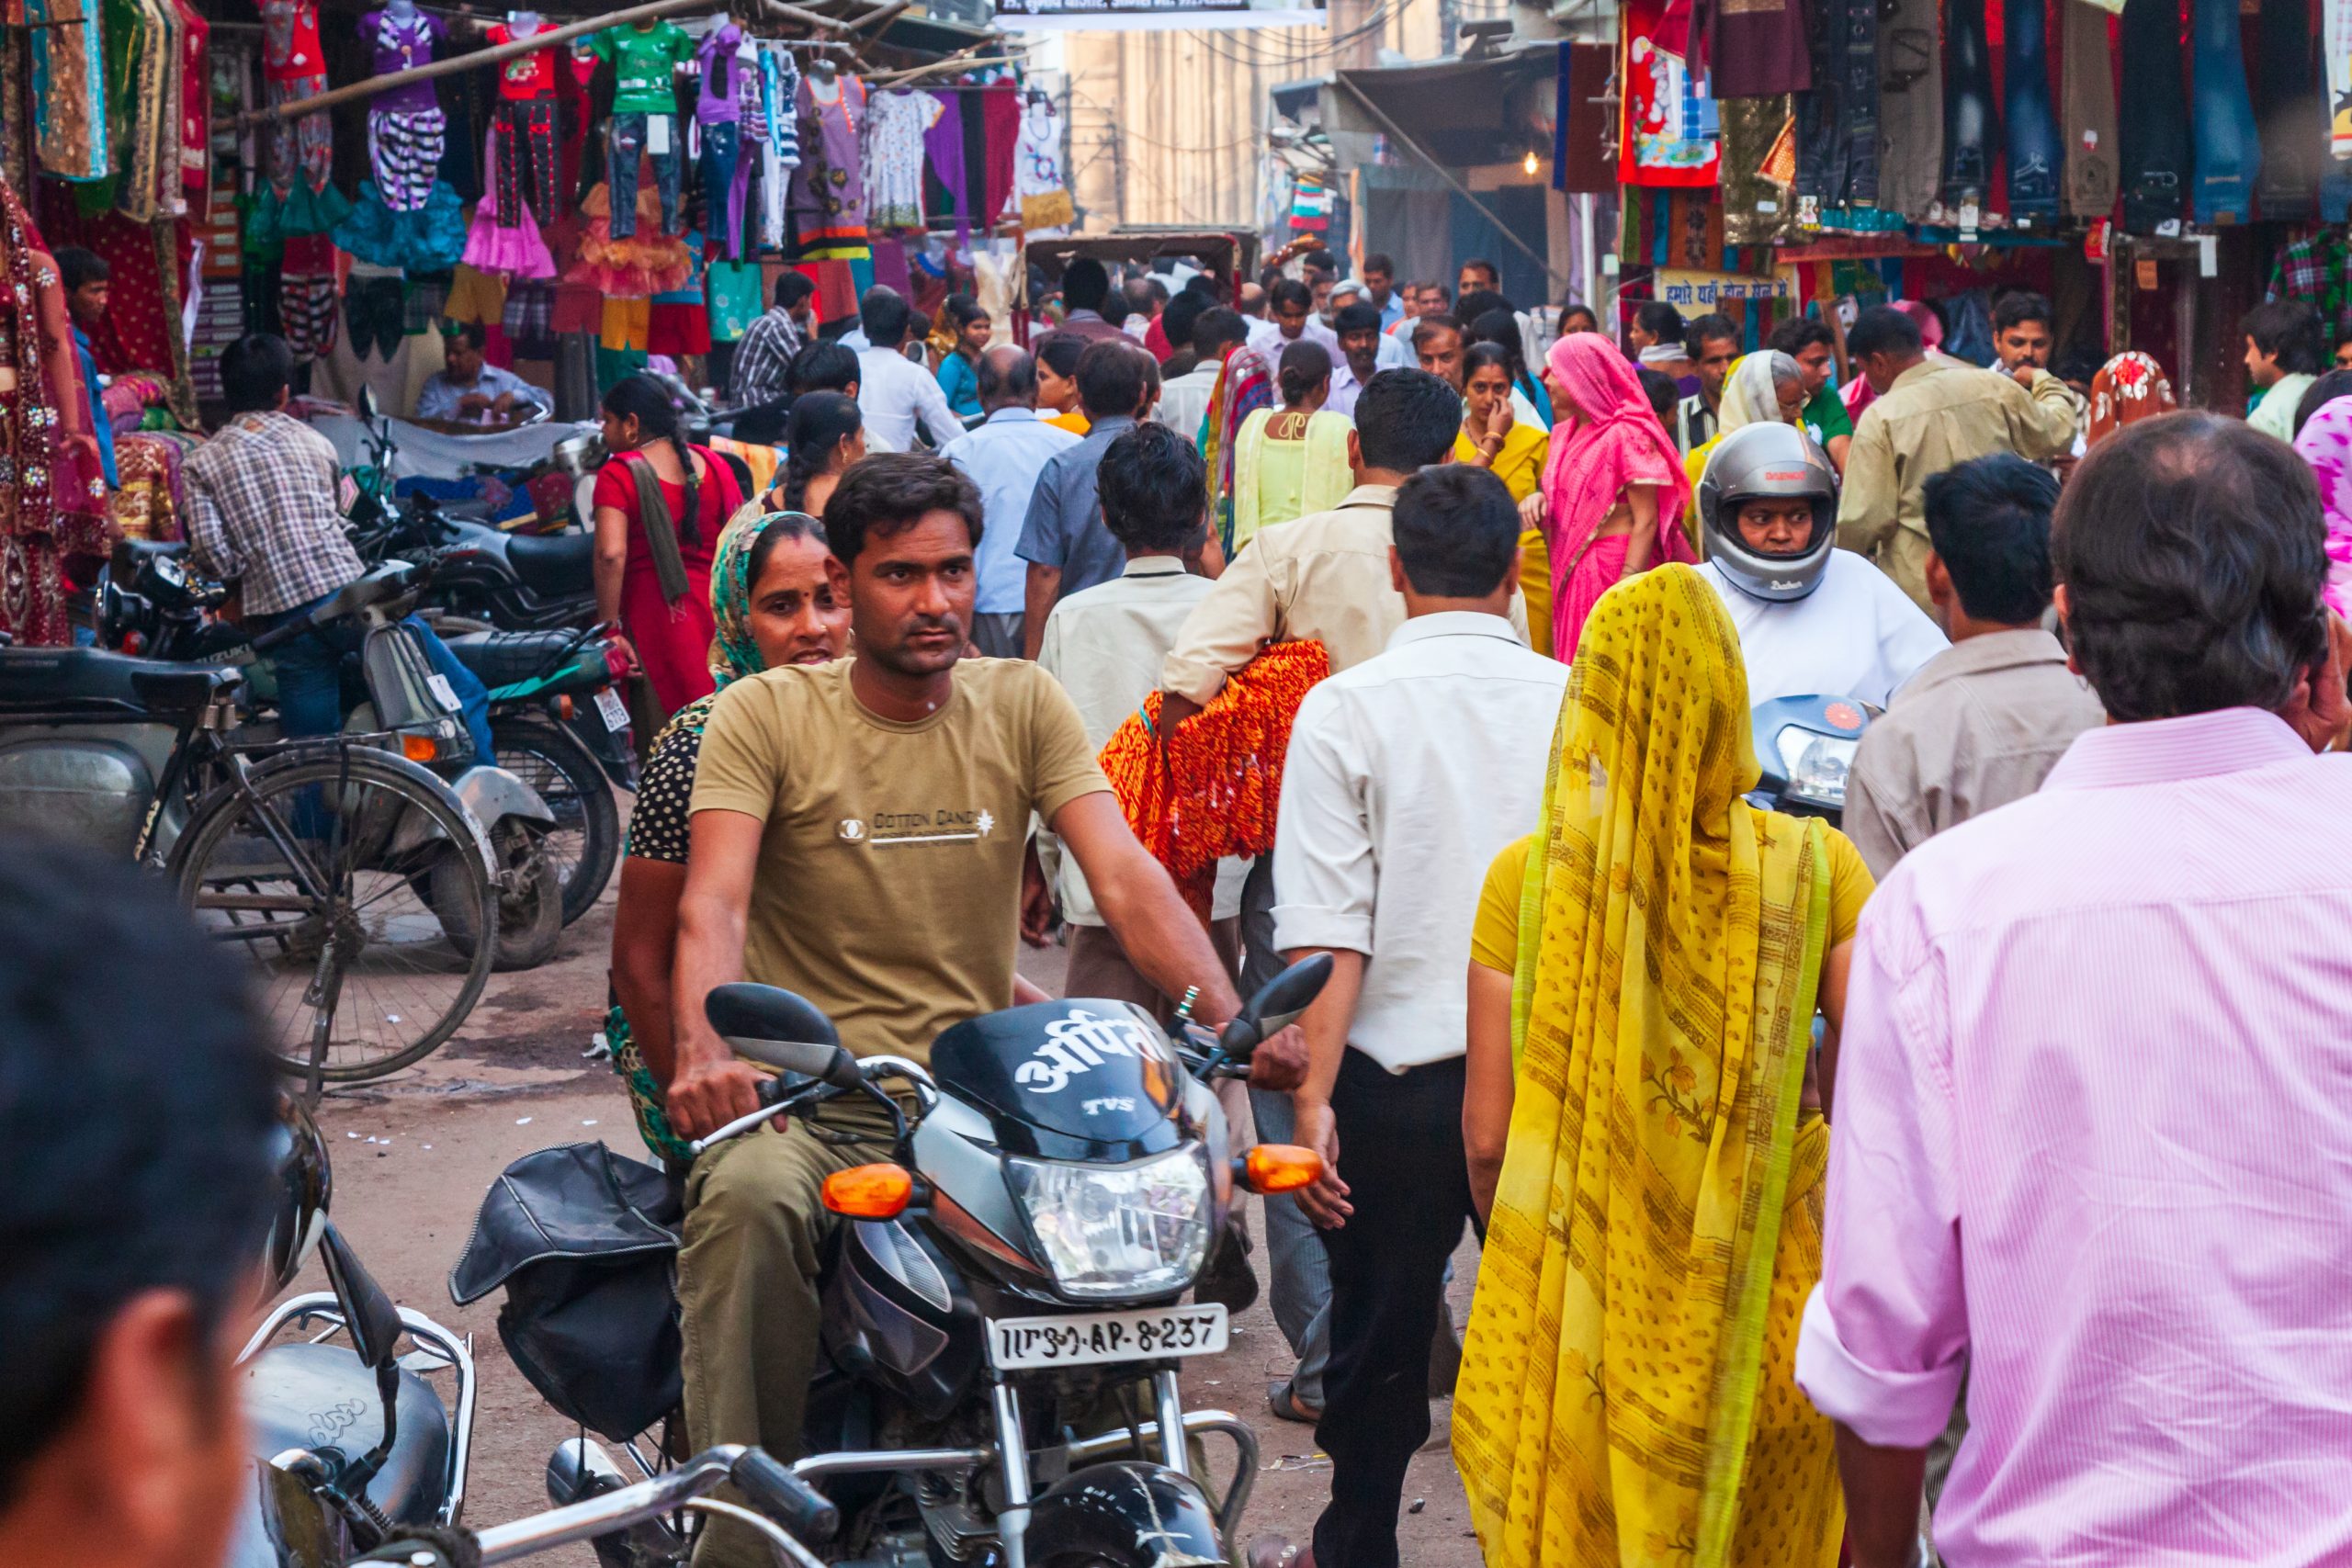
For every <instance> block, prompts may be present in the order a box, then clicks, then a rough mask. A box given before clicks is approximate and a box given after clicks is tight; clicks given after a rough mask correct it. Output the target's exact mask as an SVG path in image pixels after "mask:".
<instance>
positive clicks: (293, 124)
mask: <svg viewBox="0 0 2352 1568" xmlns="http://www.w3.org/2000/svg"><path fill="white" fill-rule="evenodd" d="M260 5H261V74H262V91H263V96H264V99H265V101H266V103H267V104H268V105H269V106H270V107H273V108H274V107H277V106H278V105H280V104H289V103H293V102H294V101H296V100H297V99H300V98H308V97H312V96H316V95H318V94H320V93H323V92H325V91H326V90H327V66H326V52H325V51H324V50H322V48H321V47H320V45H319V7H318V0H260ZM333 162H334V138H333V134H332V131H331V130H330V128H329V125H328V122H327V117H326V116H325V115H323V114H308V115H304V116H302V117H301V118H299V119H294V120H288V119H283V118H280V119H273V120H271V121H270V122H269V157H268V162H267V173H268V175H269V181H270V183H271V184H272V185H274V186H277V188H278V189H279V190H280V191H284V190H286V189H288V187H290V186H292V185H293V184H294V176H295V175H298V174H299V175H301V176H302V178H303V180H304V181H305V182H306V183H307V184H309V186H311V189H313V190H316V189H318V188H319V187H320V186H323V185H325V184H326V183H327V172H328V169H329V167H330V165H331V164H333Z"/></svg>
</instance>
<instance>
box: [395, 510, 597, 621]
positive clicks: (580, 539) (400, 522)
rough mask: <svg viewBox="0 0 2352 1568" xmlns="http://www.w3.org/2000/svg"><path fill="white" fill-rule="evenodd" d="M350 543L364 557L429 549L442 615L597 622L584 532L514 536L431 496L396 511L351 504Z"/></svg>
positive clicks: (590, 546)
mask: <svg viewBox="0 0 2352 1568" xmlns="http://www.w3.org/2000/svg"><path fill="white" fill-rule="evenodd" d="M351 523H352V530H351V533H352V545H353V547H355V548H356V549H357V550H358V551H359V558H360V559H362V560H365V561H368V562H371V563H372V562H376V561H381V560H388V559H391V558H399V557H413V556H416V555H418V554H421V553H424V552H426V551H431V552H433V553H434V554H435V556H436V557H437V558H438V560H439V567H438V569H437V570H435V574H434V588H433V596H432V602H433V604H434V607H435V608H437V609H439V610H440V611H441V612H442V613H443V614H444V615H448V616H454V617H458V618H461V619H465V620H469V621H475V622H479V623H481V625H482V626H491V627H495V628H497V629H498V630H500V631H514V632H520V631H550V630H556V629H559V628H567V627H579V626H589V625H591V624H593V623H594V621H595V619H596V583H595V576H594V562H595V555H596V538H595V536H594V534H591V533H588V532H586V531H584V530H573V531H569V532H565V533H560V534H517V533H509V532H507V531H506V530H504V529H503V528H493V527H492V526H490V525H488V524H486V523H481V522H476V521H474V520H473V519H471V518H467V517H457V516H452V515H450V514H448V513H446V512H444V511H443V510H442V507H441V505H440V503H439V502H436V501H435V500H434V499H433V498H432V497H431V496H429V495H412V496H409V497H407V498H406V499H405V500H404V501H403V502H402V503H401V507H400V508H399V510H398V511H390V510H385V509H379V510H378V511H376V512H375V513H366V512H364V511H363V510H362V509H361V508H358V507H355V508H354V511H353V514H352V517H351Z"/></svg>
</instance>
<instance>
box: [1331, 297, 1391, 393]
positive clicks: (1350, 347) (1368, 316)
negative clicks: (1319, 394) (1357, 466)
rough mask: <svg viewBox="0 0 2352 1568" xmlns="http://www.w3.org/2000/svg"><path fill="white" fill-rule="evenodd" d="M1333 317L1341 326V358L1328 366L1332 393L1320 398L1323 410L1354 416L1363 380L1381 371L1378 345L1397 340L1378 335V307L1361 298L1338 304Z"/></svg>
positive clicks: (1369, 378) (1365, 380) (1367, 379)
mask: <svg viewBox="0 0 2352 1568" xmlns="http://www.w3.org/2000/svg"><path fill="white" fill-rule="evenodd" d="M1335 321H1336V322H1337V325H1338V326H1339V329H1340V362H1339V363H1338V364H1337V365H1334V366H1333V367H1331V393H1330V396H1329V397H1328V398H1326V399H1324V400H1323V412H1326V413H1343V414H1346V415H1347V416H1348V417H1349V418H1350V419H1353V418H1354V417H1355V413H1356V399H1357V397H1358V396H1359V395H1361V394H1362V392H1363V387H1364V383H1365V382H1367V381H1369V380H1371V379H1372V378H1373V377H1374V376H1376V375H1378V374H1379V373H1380V369H1381V366H1380V362H1379V352H1378V351H1379V345H1380V344H1384V343H1385V344H1395V343H1396V341H1397V340H1396V339H1394V338H1388V337H1383V336H1382V335H1381V333H1380V312H1379V310H1376V309H1374V307H1373V306H1371V305H1369V304H1366V303H1365V302H1364V301H1363V300H1362V299H1351V300H1350V301H1348V303H1346V304H1345V305H1342V306H1340V311H1339V315H1338V316H1337V317H1336V318H1335ZM1397 346H1398V347H1400V348H1401V347H1402V346H1403V345H1402V344H1398V345H1397Z"/></svg>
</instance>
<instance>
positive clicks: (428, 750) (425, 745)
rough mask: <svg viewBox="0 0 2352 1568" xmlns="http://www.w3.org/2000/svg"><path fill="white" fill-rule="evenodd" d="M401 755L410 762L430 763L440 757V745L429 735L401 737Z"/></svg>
mask: <svg viewBox="0 0 2352 1568" xmlns="http://www.w3.org/2000/svg"><path fill="white" fill-rule="evenodd" d="M439 755H441V743H440V742H439V741H437V740H435V739H433V737H431V736H430V735H403V736H401V756H403V757H406V758H407V759H408V760H409V761H412V762H430V761H433V760H434V759H435V757H438V756H439Z"/></svg>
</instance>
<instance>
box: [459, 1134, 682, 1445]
mask: <svg viewBox="0 0 2352 1568" xmlns="http://www.w3.org/2000/svg"><path fill="white" fill-rule="evenodd" d="M683 1218H684V1205H683V1203H682V1201H681V1200H680V1197H679V1194H678V1192H677V1190H676V1188H675V1187H674V1185H673V1183H672V1181H671V1179H670V1178H669V1177H668V1176H666V1175H665V1174H663V1173H662V1171H660V1170H657V1169H655V1168H653V1167H651V1166H650V1165H643V1164H640V1163H639V1162H638V1161H636V1160H632V1159H624V1158H622V1157H621V1156H618V1155H616V1154H614V1153H613V1151H612V1150H610V1149H608V1148H606V1147H605V1145H602V1144H564V1145H560V1146H558V1147H555V1148H551V1149H541V1150H539V1151H538V1152H537V1154H529V1155H525V1156H523V1157H522V1158H521V1159H518V1160H516V1161H515V1163H514V1164H513V1165H510V1166H508V1167H507V1168H506V1169H505V1170H504V1171H503V1172H502V1173H501V1174H500V1176H499V1178H498V1180H497V1182H496V1183H495V1184H494V1185H493V1186H492V1188H491V1190H490V1192H489V1194H488V1195H487V1196H486V1197H484V1198H483V1199H482V1203H481V1213H480V1214H479V1215H478V1216H477V1217H476V1218H475V1221H474V1234H473V1235H472V1237H471V1239H469V1241H468V1242H467V1243H466V1250H465V1251H464V1252H463V1253H462V1254H460V1255H459V1257H458V1263H457V1267H456V1268H454V1269H450V1271H449V1297H450V1299H451V1300H452V1301H454V1302H456V1303H458V1305H459V1306H464V1305H466V1304H467V1303H470V1302H474V1301H478V1300H480V1299H481V1297H483V1296H485V1295H487V1294H489V1293H490V1292H492V1291H494V1290H497V1289H498V1288H499V1287H500V1286H502V1285H503V1286H504V1287H505V1289H506V1300H505V1302H504V1303H503V1304H502V1305H501V1306H500V1307H499V1309H498V1337H499V1339H500V1340H501V1341H502V1342H503V1344H504V1345H505V1347H506V1353H507V1354H508V1355H509V1356H511V1357H513V1358H514V1359H515V1366H516V1367H518V1368H519V1369H521V1371H522V1373H523V1375H524V1377H526V1378H527V1379H528V1380H530V1384H531V1386H532V1387H533V1388H535V1389H537V1390H538V1391H539V1396H540V1397H541V1398H543V1399H545V1400H546V1401H547V1402H548V1404H550V1405H552V1406H553V1407H554V1408H555V1409H556V1410H557V1411H559V1412H560V1413H561V1414H562V1415H564V1416H567V1417H569V1418H570V1419H571V1420H573V1421H577V1422H578V1423H579V1424H580V1425H582V1427H587V1428H588V1429H589V1430H590V1431H592V1432H596V1433H599V1434H601V1435H603V1436H605V1437H607V1438H612V1439H614V1440H615V1441H616V1442H617V1441H622V1440H625V1439H627V1438H633V1437H635V1436H636V1435H637V1434H638V1433H639V1432H642V1431H644V1430H645V1429H646V1428H647V1427H651V1426H652V1425H654V1424H655V1423H656V1422H658V1421H660V1420H662V1418H663V1417H664V1416H668V1415H670V1413H671V1412H673V1410H675V1409H676V1408H677V1407H678V1401H679V1398H680V1397H681V1395H682V1394H683V1393H684V1380H683V1377H682V1375H681V1373H680V1371H679V1357H680V1352H681V1346H682V1341H681V1340H680V1337H679V1331H678V1302H677V1288H676V1274H677V1257H678V1225H679V1223H680V1222H681V1220H682V1219H683Z"/></svg>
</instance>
